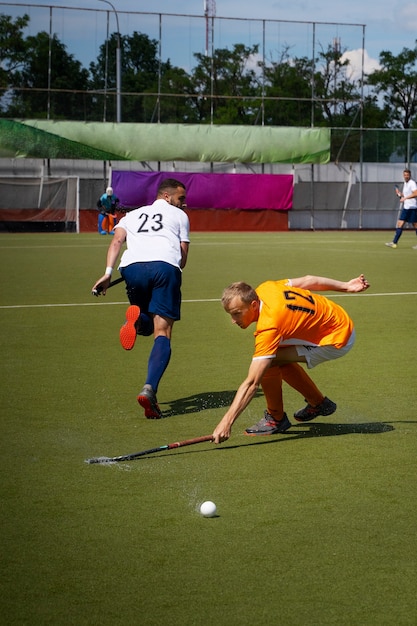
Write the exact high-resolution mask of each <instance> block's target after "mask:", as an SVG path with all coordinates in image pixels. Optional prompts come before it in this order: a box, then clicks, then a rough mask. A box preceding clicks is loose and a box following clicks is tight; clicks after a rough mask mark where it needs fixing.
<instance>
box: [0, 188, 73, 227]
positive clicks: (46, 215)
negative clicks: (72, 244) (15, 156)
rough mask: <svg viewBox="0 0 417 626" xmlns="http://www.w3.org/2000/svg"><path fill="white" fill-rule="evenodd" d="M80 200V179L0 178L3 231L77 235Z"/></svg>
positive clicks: (0, 212)
mask: <svg viewBox="0 0 417 626" xmlns="http://www.w3.org/2000/svg"><path fill="white" fill-rule="evenodd" d="M79 197H80V181H79V177H78V176H70V177H65V178H52V177H43V176H41V177H37V178H35V177H31V178H29V177H20V176H16V177H1V178H0V229H1V230H3V231H4V230H5V231H11V232H16V231H18V232H71V233H78V232H79V231H80V219H79V212H80V207H79Z"/></svg>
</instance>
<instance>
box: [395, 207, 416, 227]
mask: <svg viewBox="0 0 417 626" xmlns="http://www.w3.org/2000/svg"><path fill="white" fill-rule="evenodd" d="M398 219H399V220H401V222H408V223H409V224H417V209H401V213H400V217H399V218H398Z"/></svg>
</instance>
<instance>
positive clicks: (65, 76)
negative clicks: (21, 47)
mask: <svg viewBox="0 0 417 626" xmlns="http://www.w3.org/2000/svg"><path fill="white" fill-rule="evenodd" d="M25 44H26V50H25V58H24V60H23V61H22V63H21V66H20V69H18V70H16V71H15V72H14V73H13V77H12V81H11V82H12V86H13V96H12V98H11V102H10V104H9V107H8V111H7V113H8V115H10V116H20V117H35V118H45V117H48V116H49V117H50V118H51V119H59V118H64V119H74V120H77V119H87V118H88V110H89V107H90V103H89V98H88V96H87V88H88V71H87V70H86V69H83V68H82V66H81V63H80V62H79V61H76V60H75V59H74V57H73V55H71V54H68V53H67V52H66V46H65V45H64V44H62V43H61V42H60V41H59V39H58V37H57V36H56V35H53V36H52V37H51V38H50V37H49V35H48V33H46V32H44V31H43V32H40V33H38V34H37V35H35V36H30V37H28V38H27V39H26V42H25ZM49 50H50V51H51V57H50V58H51V62H50V63H49ZM49 68H50V76H49Z"/></svg>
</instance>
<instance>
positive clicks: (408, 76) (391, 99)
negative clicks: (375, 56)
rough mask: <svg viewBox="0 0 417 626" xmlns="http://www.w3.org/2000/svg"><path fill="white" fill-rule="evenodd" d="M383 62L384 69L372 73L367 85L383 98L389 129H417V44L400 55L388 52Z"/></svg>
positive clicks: (383, 56)
mask: <svg viewBox="0 0 417 626" xmlns="http://www.w3.org/2000/svg"><path fill="white" fill-rule="evenodd" d="M416 44H417V41H416ZM379 63H380V65H381V68H380V69H378V70H375V71H374V72H372V73H370V74H368V76H367V84H368V85H371V86H373V87H375V89H376V91H377V93H379V94H380V95H382V97H383V102H384V110H385V113H386V115H387V118H388V124H389V126H390V127H391V128H404V129H407V128H412V127H417V117H416V113H417V45H416V46H415V47H414V49H413V50H410V49H408V48H403V49H402V51H401V52H400V54H398V55H394V54H392V52H389V51H387V50H384V51H382V52H381V53H380V55H379Z"/></svg>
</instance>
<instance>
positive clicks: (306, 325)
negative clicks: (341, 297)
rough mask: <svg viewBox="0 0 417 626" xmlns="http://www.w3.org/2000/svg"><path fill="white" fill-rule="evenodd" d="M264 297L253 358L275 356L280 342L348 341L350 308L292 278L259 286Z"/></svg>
mask: <svg viewBox="0 0 417 626" xmlns="http://www.w3.org/2000/svg"><path fill="white" fill-rule="evenodd" d="M256 293H257V294H258V296H259V299H260V300H261V308H260V312H259V319H258V321H257V324H256V331H255V333H254V335H255V354H254V356H253V358H259V357H272V356H275V355H276V353H277V350H278V348H279V347H280V346H284V345H297V344H302V345H311V346H335V347H336V348H341V347H342V346H344V345H346V343H347V342H348V340H349V337H350V335H351V333H352V331H353V323H352V320H351V319H350V317H349V316H348V314H347V313H346V311H344V309H342V307H341V306H339V305H337V304H335V303H334V302H332V301H331V300H329V299H328V298H325V297H324V296H319V295H317V294H313V293H311V291H308V290H307V289H299V288H296V287H291V281H290V280H289V279H286V280H276V281H275V280H268V281H266V282H265V283H262V284H261V285H259V287H257V289H256Z"/></svg>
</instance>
